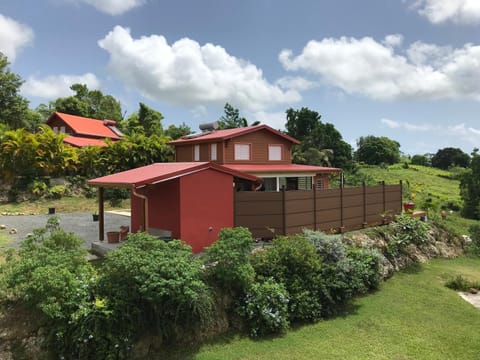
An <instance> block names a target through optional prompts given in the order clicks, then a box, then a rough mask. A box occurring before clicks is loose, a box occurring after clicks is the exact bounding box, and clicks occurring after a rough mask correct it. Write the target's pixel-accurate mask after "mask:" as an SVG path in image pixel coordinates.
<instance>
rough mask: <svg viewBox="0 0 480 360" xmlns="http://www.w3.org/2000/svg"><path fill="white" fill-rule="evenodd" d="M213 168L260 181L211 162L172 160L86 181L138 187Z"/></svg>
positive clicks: (97, 183)
mask: <svg viewBox="0 0 480 360" xmlns="http://www.w3.org/2000/svg"><path fill="white" fill-rule="evenodd" d="M208 169H213V170H216V171H220V172H223V173H226V174H230V175H232V176H234V177H239V178H242V179H246V180H250V181H254V182H261V181H262V180H261V179H259V178H258V177H256V176H254V175H250V174H246V173H243V172H240V171H237V170H235V169H230V168H227V167H225V166H221V165H218V164H215V163H212V162H172V163H155V164H151V165H147V166H142V167H139V168H136V169H132V170H127V171H122V172H119V173H116V174H112V175H107V176H103V177H99V178H97V179H92V180H89V181H88V184H89V185H92V186H97V187H116V188H138V187H142V186H145V185H148V184H155V183H159V182H163V181H168V180H172V179H175V178H178V177H182V176H186V175H190V174H193V173H196V172H199V171H204V170H208Z"/></svg>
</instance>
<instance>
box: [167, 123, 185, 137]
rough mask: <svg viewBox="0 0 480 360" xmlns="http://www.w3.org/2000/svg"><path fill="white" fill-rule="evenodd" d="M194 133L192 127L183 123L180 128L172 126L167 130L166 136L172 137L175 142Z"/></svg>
mask: <svg viewBox="0 0 480 360" xmlns="http://www.w3.org/2000/svg"><path fill="white" fill-rule="evenodd" d="M191 133H192V129H191V128H190V126H188V125H186V124H185V123H182V124H181V125H179V126H175V125H170V126H169V127H168V128H167V129H166V130H165V135H167V136H169V137H171V138H172V139H173V140H176V139H180V138H181V137H182V136H185V135H189V134H191Z"/></svg>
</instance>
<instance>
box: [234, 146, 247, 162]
mask: <svg viewBox="0 0 480 360" xmlns="http://www.w3.org/2000/svg"><path fill="white" fill-rule="evenodd" d="M235 160H250V145H249V144H235Z"/></svg>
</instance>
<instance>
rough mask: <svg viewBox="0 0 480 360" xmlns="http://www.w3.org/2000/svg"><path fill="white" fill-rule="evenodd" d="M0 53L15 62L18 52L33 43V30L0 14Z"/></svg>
mask: <svg viewBox="0 0 480 360" xmlns="http://www.w3.org/2000/svg"><path fill="white" fill-rule="evenodd" d="M0 29H1V31H0V51H1V52H3V53H4V54H5V55H6V56H7V57H8V60H9V61H10V62H14V61H15V58H16V56H17V53H18V51H20V50H21V49H22V48H24V47H25V46H27V45H30V44H31V43H32V41H33V36H34V34H33V30H32V29H31V28H30V27H28V26H27V25H24V24H21V23H19V22H17V21H15V20H13V19H12V18H9V17H7V16H3V15H2V14H0Z"/></svg>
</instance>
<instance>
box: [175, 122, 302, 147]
mask: <svg viewBox="0 0 480 360" xmlns="http://www.w3.org/2000/svg"><path fill="white" fill-rule="evenodd" d="M259 130H267V131H270V132H271V133H273V134H275V135H278V136H280V137H282V138H284V139H285V140H287V141H290V142H292V143H294V144H300V141H298V140H297V139H294V138H292V137H291V136H288V135H286V134H284V133H282V132H281V131H278V130H275V129H273V128H271V127H270V126H268V125H256V126H247V127H241V128H236V129H225V130H215V131H212V132H207V133H205V134H198V135H186V136H184V137H182V138H181V139H178V140H174V141H171V142H169V144H171V145H179V144H188V143H194V142H195V143H197V142H208V141H212V140H229V139H231V138H234V137H237V136H241V135H245V134H249V133H252V132H255V131H259Z"/></svg>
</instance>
